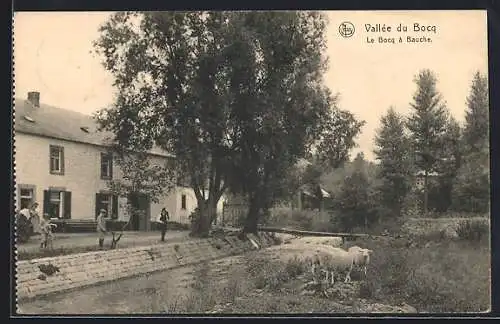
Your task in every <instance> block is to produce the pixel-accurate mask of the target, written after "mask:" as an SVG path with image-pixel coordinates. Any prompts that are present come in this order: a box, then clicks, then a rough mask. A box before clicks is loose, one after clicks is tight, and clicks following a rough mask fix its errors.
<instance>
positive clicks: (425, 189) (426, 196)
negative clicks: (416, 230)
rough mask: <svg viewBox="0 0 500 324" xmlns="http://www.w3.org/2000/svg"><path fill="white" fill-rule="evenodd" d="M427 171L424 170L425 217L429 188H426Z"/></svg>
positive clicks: (425, 215) (425, 214)
mask: <svg viewBox="0 0 500 324" xmlns="http://www.w3.org/2000/svg"><path fill="white" fill-rule="evenodd" d="M428 187H429V186H428V173H427V170H425V171H424V217H427V209H428V208H429V207H428V206H429V190H428Z"/></svg>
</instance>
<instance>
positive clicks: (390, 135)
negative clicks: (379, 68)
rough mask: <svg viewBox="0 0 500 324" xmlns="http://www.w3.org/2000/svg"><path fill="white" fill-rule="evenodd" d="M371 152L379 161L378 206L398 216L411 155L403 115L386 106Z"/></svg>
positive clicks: (407, 187) (407, 184)
mask: <svg viewBox="0 0 500 324" xmlns="http://www.w3.org/2000/svg"><path fill="white" fill-rule="evenodd" d="M380 124H381V125H380V128H379V129H378V130H377V133H376V135H375V145H376V149H375V150H374V153H375V156H376V158H377V160H379V162H380V165H379V173H378V177H379V178H380V179H381V184H380V186H379V190H380V194H381V203H382V204H383V205H384V206H385V207H387V208H388V209H390V210H391V211H392V213H393V215H395V216H400V214H401V208H402V204H403V201H404V198H405V197H406V195H407V194H408V192H409V191H410V189H411V179H412V177H411V159H410V158H411V153H410V143H409V139H408V136H407V134H406V128H405V122H404V118H403V116H401V115H400V114H398V113H397V112H396V111H395V110H394V108H393V107H390V108H389V110H388V111H387V113H386V114H385V115H383V116H382V117H381V118H380Z"/></svg>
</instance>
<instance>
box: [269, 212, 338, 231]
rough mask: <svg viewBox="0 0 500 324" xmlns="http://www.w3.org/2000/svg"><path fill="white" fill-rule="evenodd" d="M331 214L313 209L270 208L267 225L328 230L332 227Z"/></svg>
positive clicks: (308, 229) (307, 229)
mask: <svg viewBox="0 0 500 324" xmlns="http://www.w3.org/2000/svg"><path fill="white" fill-rule="evenodd" d="M332 218H333V214H332V213H327V212H319V211H315V210H297V209H294V210H291V209H289V208H277V207H273V208H271V209H270V217H269V219H268V220H267V224H266V225H268V226H276V227H286V228H292V229H300V230H306V231H315V232H330V231H332V230H333V229H334V226H333V225H334V222H333V221H332Z"/></svg>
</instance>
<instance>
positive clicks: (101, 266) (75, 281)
mask: <svg viewBox="0 0 500 324" xmlns="http://www.w3.org/2000/svg"><path fill="white" fill-rule="evenodd" d="M251 240H253V242H255V244H254V243H252V241H251ZM273 244H274V240H273V239H272V238H271V236H270V235H269V234H268V233H261V234H259V237H256V236H255V235H252V234H250V235H248V236H247V237H246V238H245V239H244V240H240V239H239V238H238V237H236V236H235V235H229V236H226V237H223V238H208V239H192V240H189V241H186V242H180V243H165V244H157V245H152V246H142V247H133V248H124V249H117V250H108V251H97V252H87V253H79V254H71V255H63V256H57V257H49V258H42V259H33V260H23V261H17V262H16V297H17V300H18V301H19V300H24V299H30V298H33V297H37V296H42V295H48V294H52V293H57V292H62V291H66V290H72V289H75V288H81V287H85V286H91V285H95V284H98V283H102V282H106V281H112V280H117V279H122V278H127V277H132V276H136V275H140V274H145V273H150V272H154V271H159V270H166V269H172V268H176V267H181V266H186V265H191V264H196V263H199V262H202V261H209V260H213V259H217V258H222V257H226V256H231V255H236V254H241V253H244V252H247V251H251V250H255V249H258V248H265V247H268V246H271V245H273Z"/></svg>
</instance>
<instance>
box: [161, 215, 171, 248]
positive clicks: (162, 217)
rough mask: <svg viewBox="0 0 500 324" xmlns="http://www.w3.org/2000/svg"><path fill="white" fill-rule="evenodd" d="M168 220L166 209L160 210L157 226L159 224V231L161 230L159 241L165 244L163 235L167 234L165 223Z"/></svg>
mask: <svg viewBox="0 0 500 324" xmlns="http://www.w3.org/2000/svg"><path fill="white" fill-rule="evenodd" d="M169 219H170V217H169V215H168V211H167V209H166V208H162V209H161V213H160V217H159V224H160V230H161V241H162V242H165V234H166V233H167V222H168V220H169Z"/></svg>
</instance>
